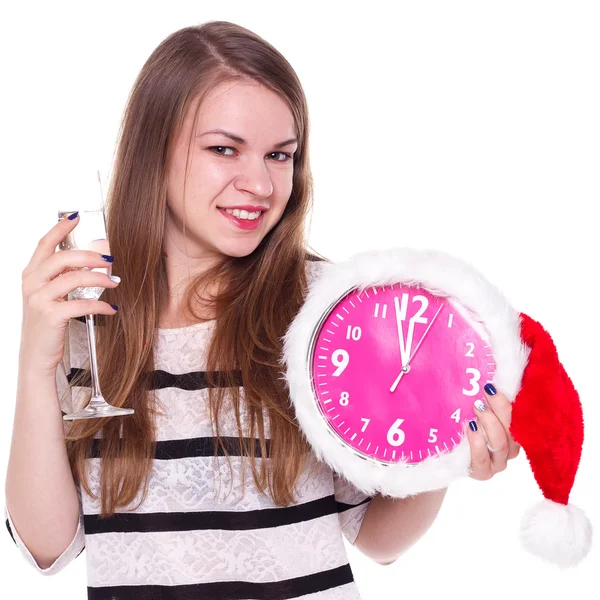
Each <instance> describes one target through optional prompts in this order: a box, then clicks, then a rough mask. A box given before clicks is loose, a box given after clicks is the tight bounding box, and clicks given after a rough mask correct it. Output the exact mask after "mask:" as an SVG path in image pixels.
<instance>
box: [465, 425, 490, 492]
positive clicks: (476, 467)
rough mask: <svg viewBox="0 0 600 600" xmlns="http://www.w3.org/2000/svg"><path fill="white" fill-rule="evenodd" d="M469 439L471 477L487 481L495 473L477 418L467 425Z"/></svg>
mask: <svg viewBox="0 0 600 600" xmlns="http://www.w3.org/2000/svg"><path fill="white" fill-rule="evenodd" d="M467 439H468V440H469V446H470V449H471V465H470V468H469V471H470V472H469V477H472V478H473V479H478V480H480V481H485V480H486V479H490V477H492V476H493V475H494V472H493V470H492V460H491V458H490V453H489V452H488V449H487V444H486V441H485V437H484V435H483V431H482V429H481V427H480V424H479V423H478V422H477V419H472V420H471V421H470V422H469V425H468V426H467Z"/></svg>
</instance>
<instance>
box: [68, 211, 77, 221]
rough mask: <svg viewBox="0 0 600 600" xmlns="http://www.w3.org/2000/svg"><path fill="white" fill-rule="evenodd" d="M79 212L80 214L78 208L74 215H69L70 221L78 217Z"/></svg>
mask: <svg viewBox="0 0 600 600" xmlns="http://www.w3.org/2000/svg"><path fill="white" fill-rule="evenodd" d="M78 214H79V211H78V210H76V211H75V212H74V213H73V214H72V215H69V216H68V217H67V219H69V221H72V220H73V219H76V218H77V215H78Z"/></svg>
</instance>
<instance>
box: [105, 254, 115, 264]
mask: <svg viewBox="0 0 600 600" xmlns="http://www.w3.org/2000/svg"><path fill="white" fill-rule="evenodd" d="M102 258H103V259H104V260H106V261H108V262H113V260H115V259H114V258H113V257H112V256H109V255H108V254H103V255H102Z"/></svg>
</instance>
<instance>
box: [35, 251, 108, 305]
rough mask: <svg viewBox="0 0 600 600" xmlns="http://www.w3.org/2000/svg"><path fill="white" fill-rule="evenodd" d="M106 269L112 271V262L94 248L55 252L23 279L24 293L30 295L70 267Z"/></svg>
mask: <svg viewBox="0 0 600 600" xmlns="http://www.w3.org/2000/svg"><path fill="white" fill-rule="evenodd" d="M110 258H112V257H110ZM83 267H87V268H89V269H102V268H104V269H106V274H107V275H108V274H110V272H111V271H112V262H111V261H109V260H107V259H104V258H102V255H101V254H98V253H97V252H94V251H92V250H64V251H59V252H54V254H52V255H51V256H50V257H48V258H46V259H45V260H44V261H42V263H41V264H39V265H38V266H37V268H36V269H34V270H32V271H30V272H29V274H28V275H27V276H26V277H25V278H24V280H23V293H24V295H29V294H32V293H33V292H35V291H36V290H38V289H39V288H40V287H42V286H43V285H45V284H47V283H48V282H50V281H52V280H53V279H54V278H56V277H58V276H59V275H61V274H63V273H65V275H66V273H67V272H69V269H71V268H74V269H77V268H83Z"/></svg>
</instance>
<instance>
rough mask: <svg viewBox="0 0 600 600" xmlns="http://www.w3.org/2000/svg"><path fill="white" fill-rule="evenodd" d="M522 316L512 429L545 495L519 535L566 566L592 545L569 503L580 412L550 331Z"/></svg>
mask: <svg viewBox="0 0 600 600" xmlns="http://www.w3.org/2000/svg"><path fill="white" fill-rule="evenodd" d="M520 317H521V340H522V342H523V343H524V344H526V345H527V346H528V347H529V348H530V354H529V360H528V362H527V365H526V367H525V370H524V372H523V378H522V382H521V389H520V391H519V392H518V394H517V395H516V397H515V399H514V402H513V406H512V417H511V425H510V433H511V435H512V437H513V439H514V440H515V442H516V443H517V444H519V445H520V446H521V447H522V448H523V450H524V452H525V454H526V456H527V459H528V460H529V463H530V465H531V469H532V471H533V475H534V477H535V480H536V481H537V484H538V485H539V487H540V489H541V490H542V493H543V495H544V499H543V500H542V501H541V502H540V503H538V504H537V505H535V506H533V507H532V508H530V509H529V510H528V511H527V512H526V513H525V515H524V517H523V521H522V523H521V531H520V538H521V543H522V545H523V547H524V548H525V549H526V550H527V551H528V552H530V553H532V554H534V555H536V556H538V557H540V558H542V559H544V560H547V561H549V562H552V563H554V564H557V565H559V566H561V567H569V566H573V565H575V564H577V563H578V562H580V561H581V560H582V559H583V558H584V557H585V556H586V554H587V553H588V551H589V550H590V547H591V544H592V525H591V523H590V521H589V519H588V518H587V516H586V515H585V514H584V512H583V511H582V510H581V509H579V508H577V507H576V506H574V505H572V504H569V494H570V492H571V488H572V487H573V483H574V480H575V474H576V472H577V468H578V466H579V461H580V458H581V449H582V445H583V412H582V407H581V402H580V400H579V394H578V393H577V390H576V389H575V387H574V385H573V382H572V381H571V379H570V378H569V376H568V375H567V373H566V371H565V369H564V367H563V365H562V364H561V362H560V361H559V359H558V354H557V351H556V347H555V345H554V342H553V341H552V338H551V337H550V334H549V333H548V332H547V331H546V330H545V329H544V328H543V327H542V325H541V324H540V323H538V322H537V321H535V320H534V319H532V318H531V317H529V316H527V315H526V314H524V313H520Z"/></svg>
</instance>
